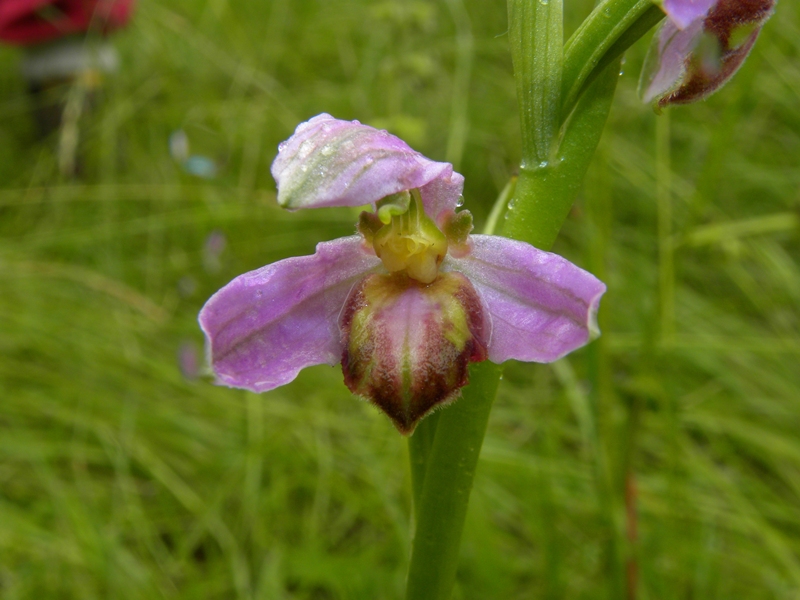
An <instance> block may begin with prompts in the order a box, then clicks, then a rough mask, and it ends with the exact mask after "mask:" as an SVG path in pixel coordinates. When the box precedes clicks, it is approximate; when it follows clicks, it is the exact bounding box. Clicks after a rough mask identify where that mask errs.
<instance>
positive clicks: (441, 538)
mask: <svg viewBox="0 0 800 600" xmlns="http://www.w3.org/2000/svg"><path fill="white" fill-rule="evenodd" d="M500 369H501V367H499V366H498V365H495V364H493V363H490V362H482V363H477V364H474V365H472V367H471V368H470V384H469V385H468V386H467V387H465V388H464V391H463V392H462V397H461V398H460V399H459V400H458V401H457V402H456V403H454V404H453V405H452V406H449V407H447V408H445V409H443V410H442V411H441V413H440V416H439V422H438V424H437V425H436V427H435V437H434V439H433V442H432V444H431V445H430V447H429V448H428V451H427V457H428V461H427V469H425V476H424V482H423V486H422V490H421V493H420V494H419V508H418V509H417V511H416V518H417V526H416V531H415V533H414V542H413V548H412V552H411V565H410V567H409V570H408V584H407V588H406V599H407V600H448V599H449V598H450V594H451V592H452V589H453V584H454V583H455V578H456V568H457V566H458V552H459V548H460V546H461V532H462V530H463V528H464V518H465V517H466V514H467V505H468V503H469V494H470V491H471V490H472V481H473V479H474V477H475V469H476V467H477V465H478V456H479V455H480V451H481V446H482V444H483V436H484V435H485V433H486V424H487V423H488V421H489V411H490V410H491V408H492V402H494V397H495V394H496V393H497V386H498V384H499V382H500ZM421 425H422V423H420V426H421ZM417 429H419V427H418V428H417ZM416 435H417V433H416V432H415V433H414V435H413V436H412V438H411V439H412V440H413V439H414V437H416ZM413 445H414V444H413V443H412V446H413ZM420 445H423V444H420ZM415 496H416V494H415Z"/></svg>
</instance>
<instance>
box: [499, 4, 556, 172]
mask: <svg viewBox="0 0 800 600" xmlns="http://www.w3.org/2000/svg"><path fill="white" fill-rule="evenodd" d="M508 24H509V40H510V43H511V58H512V60H513V63H514V77H515V79H516V82H517V98H518V99H519V102H520V120H521V122H522V123H521V125H522V164H523V165H526V164H532V165H534V164H539V163H542V162H546V161H547V160H549V158H550V153H551V151H552V144H553V140H554V139H555V136H556V133H557V132H558V126H559V120H560V113H561V71H562V68H563V64H562V62H563V58H564V27H563V7H562V4H561V0H508Z"/></svg>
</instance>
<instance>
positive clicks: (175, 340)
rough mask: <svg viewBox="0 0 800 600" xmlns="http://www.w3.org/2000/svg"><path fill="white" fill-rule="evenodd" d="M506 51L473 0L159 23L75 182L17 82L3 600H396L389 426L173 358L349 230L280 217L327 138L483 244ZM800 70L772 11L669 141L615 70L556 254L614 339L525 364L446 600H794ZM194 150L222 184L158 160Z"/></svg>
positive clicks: (489, 11)
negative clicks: (287, 260) (277, 190)
mask: <svg viewBox="0 0 800 600" xmlns="http://www.w3.org/2000/svg"><path fill="white" fill-rule="evenodd" d="M589 4H590V3H589V2H586V1H581V0H576V1H574V2H571V3H569V5H568V7H567V9H568V14H567V23H568V25H569V27H575V26H576V25H577V23H578V22H579V19H580V18H582V16H583V15H584V14H586V12H587V11H588V9H589ZM505 31H506V18H505V6H504V4H503V3H501V2H492V3H485V2H478V1H477V0H463V1H462V0H442V1H440V2H421V1H419V2H414V1H411V0H408V1H403V2H401V1H396V2H366V1H365V0H350V1H349V2H340V1H332V2H324V3H323V2H316V1H313V0H304V1H302V2H290V1H289V0H271V1H270V2H256V1H255V0H239V1H237V2H228V1H226V0H210V1H209V2H206V3H195V2H190V1H189V0H174V1H172V2H169V3H155V2H149V1H142V2H141V4H140V7H139V11H138V14H137V16H136V18H135V20H134V22H133V24H132V25H131V27H130V28H129V29H128V30H126V31H125V32H123V33H121V34H120V35H119V36H118V37H117V38H116V43H117V46H118V48H119V50H120V53H121V56H122V69H121V71H120V73H119V74H118V75H117V76H115V77H113V78H111V79H109V80H108V81H107V82H106V85H105V91H104V93H105V98H104V102H103V103H102V105H101V107H100V108H99V110H97V111H96V112H95V113H93V114H92V115H90V116H88V117H85V118H84V119H83V120H82V121H81V132H82V141H81V156H82V175H81V177H80V178H79V179H78V180H70V179H65V178H63V177H61V176H60V175H59V172H58V157H57V155H56V152H54V148H55V146H56V141H55V140H48V141H46V142H41V143H40V142H35V141H34V139H33V138H34V135H33V131H34V127H33V123H32V121H31V118H30V115H29V103H28V99H27V97H26V95H25V93H24V84H23V81H22V79H21V77H20V76H19V75H18V74H17V71H16V62H17V59H18V55H17V53H16V52H15V51H14V50H12V49H2V51H0V90H3V91H2V92H0V185H1V186H2V187H0V597H2V598H3V599H6V598H8V599H16V598H37V599H38V598H87V599H89V598H121V599H122V598H186V599H191V598H203V599H210V598H240V599H245V598H266V599H270V600H271V599H281V598H287V599H288V598H308V599H334V598H347V599H350V598H353V599H361V598H364V599H395V598H401V597H402V592H403V579H404V573H405V567H406V563H407V557H408V552H409V546H410V544H409V540H410V527H409V521H410V493H409V487H410V482H409V474H408V467H407V456H406V450H405V442H404V440H403V439H402V438H401V437H400V436H399V435H398V434H397V433H396V432H395V431H394V429H393V428H392V426H391V425H390V424H389V422H388V421H387V420H386V419H385V418H384V417H382V416H381V415H379V414H378V413H377V412H376V411H375V410H373V409H372V408H371V407H369V406H368V405H367V404H365V403H363V402H360V401H358V400H356V399H354V398H353V397H352V396H350V394H349V393H348V392H347V390H346V388H345V387H344V386H343V385H341V374H340V372H339V371H338V370H337V369H331V368H328V367H317V368H313V369H308V370H307V371H305V372H303V373H302V374H301V376H300V377H299V378H298V380H297V381H296V382H295V383H293V384H291V385H289V386H286V387H284V388H281V389H278V390H275V391H273V392H270V393H268V394H264V395H259V396H257V395H253V394H248V393H244V392H241V391H237V390H228V389H222V388H217V387H214V386H212V385H210V383H209V382H208V381H207V380H206V379H204V378H200V379H194V378H191V377H189V378H187V377H186V376H184V375H183V374H182V373H181V371H180V369H179V354H180V353H181V352H184V353H185V352H187V351H191V349H194V351H196V352H199V353H201V352H202V350H201V347H202V336H201V334H200V332H199V330H198V328H197V324H196V315H197V312H198V310H199V308H200V307H201V306H202V304H203V302H204V301H205V299H206V298H207V297H208V296H209V295H210V294H211V293H213V292H214V291H215V290H216V289H218V288H219V287H220V286H221V285H223V284H224V283H226V282H227V281H228V280H229V279H231V278H232V277H233V276H235V275H237V274H239V273H241V272H244V271H246V270H249V269H253V268H256V267H258V266H261V265H263V264H266V263H268V262H271V261H274V260H278V259H280V258H284V257H287V256H291V255H297V254H304V253H310V252H312V251H313V247H314V244H315V243H316V242H317V241H319V240H323V239H331V238H334V237H338V236H341V235H345V234H348V233H350V232H351V231H352V230H353V222H354V213H351V212H349V211H346V210H324V211H316V212H310V213H309V214H303V213H292V214H289V213H285V212H282V211H280V210H278V209H277V208H276V206H275V203H274V183H273V181H272V179H271V176H270V174H269V165H270V163H271V160H272V158H273V156H274V154H275V149H276V146H277V144H278V142H279V141H281V140H283V139H285V138H286V137H288V136H289V135H290V133H291V131H292V130H293V129H294V127H295V126H296V125H297V123H299V122H300V121H302V120H304V119H306V118H308V117H310V116H312V115H314V114H317V113H319V112H323V111H324V112H330V113H332V114H334V115H335V116H337V117H341V118H358V119H360V120H362V121H364V122H367V123H370V124H373V125H376V126H381V127H386V128H388V129H389V130H391V131H392V132H393V133H396V134H398V135H400V136H401V137H404V138H405V139H407V140H408V141H409V143H411V144H412V145H413V146H414V147H416V148H417V149H419V150H420V151H422V152H424V153H425V154H426V155H428V156H431V157H433V158H436V159H442V160H444V159H447V160H450V161H453V162H454V163H455V164H456V165H457V168H458V170H459V171H460V172H462V173H464V174H465V175H466V177H467V184H466V189H465V195H466V198H467V203H466V207H467V208H469V209H470V210H472V211H473V213H474V214H475V215H476V217H477V219H478V221H479V222H482V221H483V220H484V219H485V217H486V216H487V214H488V212H489V210H490V208H491V205H492V202H493V200H494V198H495V197H496V196H497V194H498V192H499V190H500V189H501V188H502V186H503V185H504V184H505V182H506V180H507V177H508V175H509V174H510V173H511V172H512V171H513V169H514V165H515V162H516V161H517V159H518V156H519V142H518V133H517V117H516V102H515V98H514V85H513V80H512V78H511V61H510V57H509V54H508V49H507V39H506V37H505V35H504V34H505ZM798 40H800V8H798V6H797V5H796V4H793V3H790V2H782V3H780V4H779V6H778V9H777V15H776V16H775V17H774V18H773V19H772V20H771V21H770V22H769V24H768V25H767V27H766V28H765V31H764V33H763V35H762V38H761V40H760V41H759V43H758V44H757V45H756V47H755V50H754V51H753V54H752V56H751V57H750V59H749V61H748V62H747V63H746V65H745V67H744V68H743V69H742V71H741V72H740V73H739V74H738V76H737V78H736V79H735V80H734V82H733V83H732V84H731V85H730V86H729V87H728V88H726V89H725V90H724V91H723V92H721V93H719V94H718V95H716V96H714V97H712V98H711V99H709V100H708V101H706V102H703V103H701V104H699V105H696V106H692V107H689V108H680V109H676V110H672V111H670V112H669V113H668V114H667V115H666V116H662V117H660V118H659V119H656V118H655V117H654V115H653V114H652V112H651V111H650V110H649V109H648V108H646V107H644V106H642V105H641V104H640V103H639V101H638V99H637V98H636V95H635V88H636V77H637V73H638V69H639V65H640V64H641V60H642V56H643V54H644V50H645V48H646V41H643V42H642V43H640V44H639V45H637V47H635V48H634V49H633V51H631V52H630V53H629V56H628V58H627V61H626V64H625V66H624V74H623V75H622V77H621V80H620V87H619V91H618V96H617V100H616V104H615V107H614V110H613V113H612V116H611V119H610V122H609V126H608V128H607V130H606V133H605V134H604V138H603V142H602V143H601V147H600V149H599V151H598V155H597V157H596V160H595V163H594V165H593V167H592V169H591V171H590V173H589V176H588V178H587V181H586V185H585V186H584V191H583V192H582V194H581V197H580V198H579V200H578V202H577V203H576V206H575V209H574V210H573V213H572V215H571V218H570V220H569V222H568V224H567V226H566V227H565V229H564V232H563V234H562V237H561V239H560V240H559V242H558V245H557V248H556V249H557V251H558V252H560V253H562V254H564V255H566V256H567V257H569V258H570V259H572V260H574V261H575V262H577V263H578V264H581V265H582V266H584V267H586V268H588V269H590V270H592V271H593V272H594V273H596V274H597V275H598V276H600V277H601V278H602V279H604V280H605V281H606V282H607V283H608V285H609V292H608V294H607V296H606V298H605V299H604V301H603V306H602V311H601V315H600V319H601V326H602V329H603V336H602V337H601V338H600V339H599V340H598V341H596V342H594V343H593V344H592V345H590V346H589V347H587V348H586V349H584V350H581V351H580V352H577V353H575V354H573V355H571V356H570V357H568V358H567V359H564V360H562V361H560V362H558V363H556V364H554V365H524V364H511V365H509V366H508V368H507V370H506V374H505V378H504V381H503V383H502V385H501V391H500V395H499V398H498V401H497V403H496V405H495V409H494V412H493V414H492V418H491V421H490V425H489V433H488V437H487V441H486V445H485V448H484V452H483V454H482V457H481V463H480V467H479V471H478V476H477V480H476V488H475V491H474V494H473V499H472V503H471V507H470V512H469V515H468V522H467V529H466V532H465V536H464V544H463V551H462V557H463V558H462V565H461V568H460V571H459V585H458V589H457V591H456V595H455V597H456V598H462V599H494V598H504V599H505V598H509V599H514V598H519V599H527V598H554V599H555V598H559V599H560V598H587V599H588V598H591V599H597V598H609V599H613V600H615V599H618V598H623V597H625V593H626V586H628V585H629V584H628V583H627V582H626V569H629V568H630V567H631V566H632V565H634V566H635V569H636V571H637V574H638V583H637V587H638V597H639V598H642V599H654V598H659V599H668V598H703V599H712V598H720V599H730V598H737V599H749V598H752V599H764V598H781V599H782V598H787V599H788V598H798V597H800V535H798V534H800V516H799V515H800V439H798V431H800V369H798V363H799V362H800V335H798V334H799V333H800V260H799V258H798V257H800V252H799V250H800V243H799V242H800V239H799V237H800V236H798V232H799V230H800V227H799V226H798V221H800V194H799V192H798V189H800V186H799V185H798V184H800V167H799V166H798V162H799V161H798V158H799V157H800V111H798V108H797V107H798V101H799V100H800V68H799V67H798V64H800V62H799V61H798V49H799V48H800V46H799V44H800V42H799V41H798ZM180 129H182V130H184V131H185V132H186V133H187V135H188V136H189V140H190V142H191V143H192V144H193V149H194V150H196V151H198V152H201V153H203V154H205V155H207V156H209V157H211V158H213V159H214V160H215V161H216V162H217V164H218V165H219V170H218V174H217V176H216V177H215V178H213V179H200V178H197V177H193V176H192V175H190V174H187V173H186V172H184V171H183V170H182V169H181V167H180V165H178V164H177V163H176V162H175V161H174V160H173V159H172V157H171V156H170V152H169V137H170V135H171V134H172V133H173V132H174V131H176V130H180ZM215 232H221V233H222V234H224V235H225V237H226V239H227V245H226V246H225V248H224V250H223V251H222V253H221V254H220V255H219V257H218V260H217V258H214V257H212V258H213V260H212V258H209V254H208V250H206V249H205V248H206V244H207V240H208V239H209V236H210V235H212V234H214V233H215ZM187 349H189V350H187ZM626 490H627V492H626ZM626 498H627V500H626ZM626 503H627V505H628V506H633V505H635V507H636V518H635V519H632V518H631V517H630V516H626ZM634 521H635V523H634ZM634 524H635V529H636V536H635V539H634V538H633V537H632V536H631V531H632V528H633V525H634Z"/></svg>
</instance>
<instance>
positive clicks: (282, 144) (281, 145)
mask: <svg viewBox="0 0 800 600" xmlns="http://www.w3.org/2000/svg"><path fill="white" fill-rule="evenodd" d="M287 145H288V144H287V143H286V142H281V143H280V144H278V152H279V153H280V152H283V151H284V150H286V146H287Z"/></svg>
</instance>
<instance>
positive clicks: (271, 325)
mask: <svg viewBox="0 0 800 600" xmlns="http://www.w3.org/2000/svg"><path fill="white" fill-rule="evenodd" d="M378 265H380V260H379V259H378V258H377V257H376V256H375V255H374V254H373V253H372V252H371V250H367V249H365V248H364V246H363V239H362V238H361V236H351V237H346V238H340V239H338V240H333V241H331V242H323V243H321V244H318V245H317V251H316V253H315V254H313V255H312V256H299V257H294V258H287V259H285V260H281V261H278V262H276V263H273V264H271V265H267V266H265V267H262V268H260V269H257V270H255V271H251V272H249V273H245V274H244V275H240V276H239V277H237V278H236V279H234V280H233V281H231V282H230V283H229V284H228V285H226V286H225V287H224V288H222V289H221V290H219V291H218V292H217V293H216V294H214V295H213V296H212V297H211V298H210V299H209V301H208V302H206V305H205V306H204V307H203V309H202V310H201V311H200V326H201V327H202V329H203V331H204V332H205V334H206V339H207V344H208V347H207V350H208V354H209V357H210V362H211V367H212V369H213V370H214V373H215V374H216V376H217V380H218V382H219V383H221V384H224V385H227V386H230V387H238V388H245V389H248V390H251V391H254V392H264V391H267V390H271V389H273V388H275V387H278V386H280V385H284V384H286V383H289V382H290V381H292V380H293V379H294V378H295V377H297V374H298V373H299V372H300V370H301V369H303V368H304V367H308V366H311V365H318V364H329V365H335V364H338V363H339V362H340V361H341V360H342V341H341V334H340V333H339V326H338V318H339V313H340V312H341V310H342V306H343V305H344V303H345V300H346V299H347V295H348V294H349V293H350V290H351V288H352V287H353V286H354V285H355V284H356V283H357V282H358V281H360V280H361V279H362V278H363V277H364V276H365V275H366V274H367V273H368V272H369V271H370V270H371V269H374V268H375V267H377V266H378Z"/></svg>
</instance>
